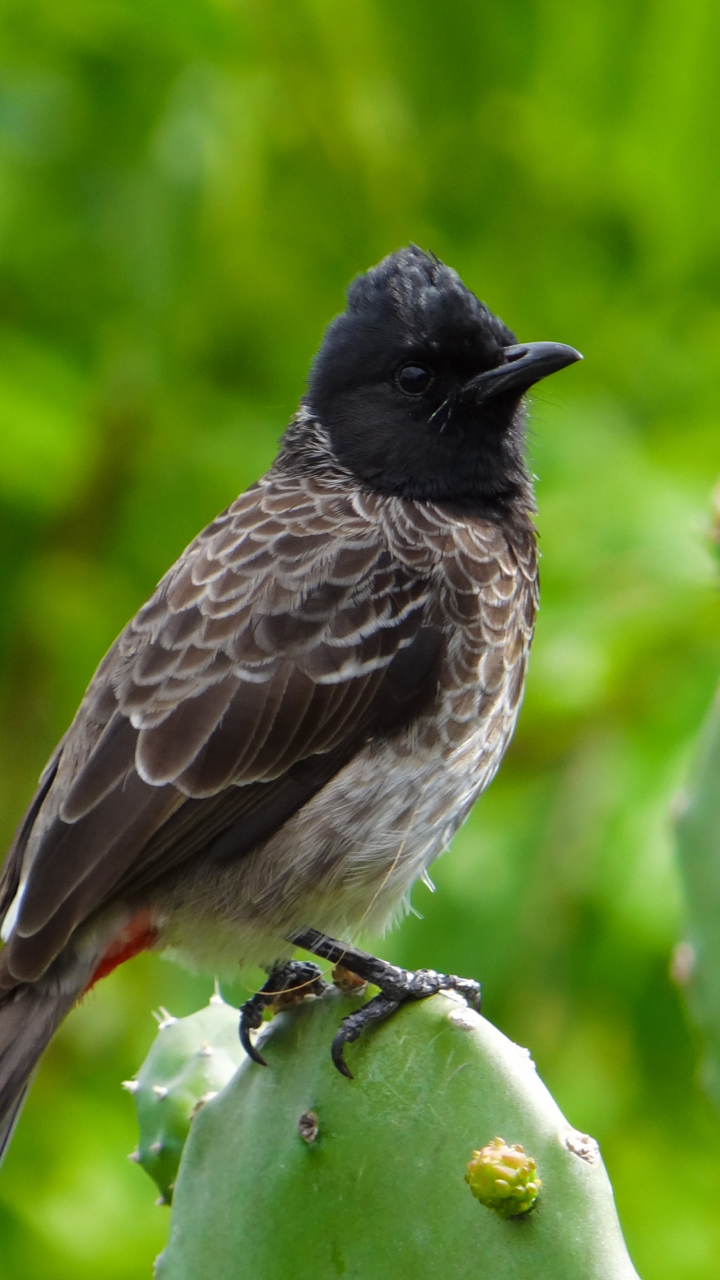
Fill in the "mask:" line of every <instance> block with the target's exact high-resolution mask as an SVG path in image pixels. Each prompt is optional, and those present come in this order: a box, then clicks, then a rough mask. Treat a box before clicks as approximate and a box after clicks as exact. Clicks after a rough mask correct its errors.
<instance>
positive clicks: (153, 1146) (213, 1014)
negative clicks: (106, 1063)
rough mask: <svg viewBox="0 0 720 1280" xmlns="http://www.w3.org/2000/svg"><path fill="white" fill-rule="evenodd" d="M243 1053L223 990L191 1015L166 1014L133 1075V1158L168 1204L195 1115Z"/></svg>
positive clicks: (234, 1011)
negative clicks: (135, 1131) (137, 1134)
mask: <svg viewBox="0 0 720 1280" xmlns="http://www.w3.org/2000/svg"><path fill="white" fill-rule="evenodd" d="M244 1057H245V1053H244V1051H243V1049H242V1047H241V1045H240V1041H239V1039H238V1011H237V1009H233V1008H232V1006H231V1005H228V1004H225V1001H224V1000H223V999H222V997H221V996H219V995H217V994H216V995H214V996H212V997H211V999H210V1003H209V1005H208V1006H207V1007H206V1008H205V1009H200V1010H199V1011H198V1012H197V1013H193V1014H191V1015H190V1017H189V1018H173V1017H171V1015H170V1014H164V1016H163V1019H162V1021H161V1023H160V1025H159V1030H158V1037H157V1040H156V1041H155V1043H154V1045H153V1047H152V1049H151V1050H150V1053H149V1054H148V1056H147V1058H146V1059H145V1062H144V1063H143V1065H142V1067H141V1069H140V1071H139V1072H138V1075H137V1078H136V1079H135V1080H126V1081H124V1083H123V1088H125V1089H127V1090H128V1092H129V1093H131V1094H132V1095H133V1098H134V1100H135V1108H136V1111H137V1117H138V1126H139V1129H140V1139H139V1142H138V1148H137V1151H133V1152H132V1154H131V1156H130V1159H131V1160H134V1161H135V1162H136V1163H137V1164H140V1165H142V1167H143V1169H144V1170H145V1172H146V1173H147V1174H149V1176H150V1177H151V1178H152V1179H153V1181H154V1182H155V1183H156V1184H157V1187H158V1189H159V1191H160V1197H159V1200H158V1203H159V1204H170V1202H171V1200H172V1194H173V1187H174V1184H175V1178H176V1175H177V1169H178V1165H179V1163H180V1156H181V1155H182V1150H183V1147H184V1145H185V1139H186V1138H187V1135H188V1132H189V1129H190V1124H191V1121H192V1120H193V1118H194V1116H195V1115H196V1114H197V1112H198V1111H199V1109H200V1108H201V1107H202V1106H203V1105H204V1103H205V1102H206V1101H208V1100H209V1098H211V1097H214V1096H215V1095H216V1094H217V1093H218V1091H219V1090H220V1089H222V1088H223V1087H224V1085H226V1084H227V1082H228V1080H229V1079H230V1077H231V1076H232V1075H233V1074H234V1072H235V1071H236V1069H237V1067H238V1065H239V1063H240V1062H242V1060H243V1058H244Z"/></svg>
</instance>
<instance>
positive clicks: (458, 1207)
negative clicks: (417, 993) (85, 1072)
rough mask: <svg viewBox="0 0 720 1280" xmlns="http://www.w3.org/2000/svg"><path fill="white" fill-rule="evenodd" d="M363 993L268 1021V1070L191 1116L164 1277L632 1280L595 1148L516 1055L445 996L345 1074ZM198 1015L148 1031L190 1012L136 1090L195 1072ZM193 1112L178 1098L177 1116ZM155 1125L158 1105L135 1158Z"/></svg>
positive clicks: (394, 1025)
mask: <svg viewBox="0 0 720 1280" xmlns="http://www.w3.org/2000/svg"><path fill="white" fill-rule="evenodd" d="M359 1004H360V1001H359V1000H358V999H357V998H347V997H343V996H342V995H341V994H340V993H339V992H338V991H336V990H335V991H330V992H328V993H327V994H326V995H323V996H322V997H320V998H317V999H315V1000H312V1001H306V1002H304V1003H303V1004H301V1005H298V1006H297V1007H295V1008H293V1009H290V1010H287V1011H284V1012H282V1013H279V1014H277V1015H276V1016H275V1017H274V1018H273V1020H272V1022H270V1023H266V1024H265V1026H264V1027H263V1028H262V1030H261V1031H260V1033H259V1037H258V1043H259V1045H260V1046H261V1048H262V1054H263V1057H265V1059H266V1060H267V1063H268V1066H267V1067H260V1066H257V1065H256V1064H255V1063H254V1062H252V1061H250V1060H249V1059H247V1058H246V1059H244V1060H243V1061H242V1062H241V1064H240V1067H239V1069H238V1070H237V1071H236V1072H235V1074H234V1075H233V1077H232V1079H231V1080H230V1081H229V1083H228V1084H227V1085H226V1086H225V1087H224V1088H223V1089H221V1091H220V1092H219V1093H218V1095H217V1096H216V1097H214V1098H212V1099H211V1100H210V1101H208V1102H207V1103H206V1105H204V1106H203V1107H202V1109H201V1110H200V1111H198V1112H197V1114H196V1116H195V1119H194V1120H193V1121H192V1125H190V1126H189V1127H190V1135H189V1138H188V1141H187V1145H186V1147H185V1151H184V1154H183V1158H182V1163H181V1166H180V1171H179V1175H178V1178H177V1187H176V1189H175V1195H174V1204H173V1211H172V1219H171V1228H170V1239H169V1243H168V1246H167V1248H166V1250H165V1251H164V1253H163V1254H162V1255H161V1256H160V1258H159V1259H158V1261H157V1265H156V1274H157V1278H158V1280H207V1277H208V1276H212V1277H213V1280H242V1278H243V1277H248V1278H249V1277H252V1278H253V1280H287V1277H290V1276H291V1277H292V1278H293V1280H337V1277H340V1276H347V1278H348V1280H350V1277H353V1280H431V1278H432V1280H437V1277H438V1276H441V1275H442V1276H447V1277H448V1280H471V1278H472V1280H482V1278H483V1277H486V1278H487V1280H490V1278H492V1280H510V1278H511V1277H512V1278H513V1280H523V1277H525V1276H527V1277H528V1280H530V1278H531V1277H532V1280H550V1277H552V1280H580V1278H581V1277H582V1280H633V1278H634V1280H637V1276H636V1272H635V1271H634V1269H633V1267H632V1264H631V1262H630V1260H629V1258H628V1255H627V1252H626V1250H625V1246H624V1243H623V1239H622V1235H621V1233H620V1227H619V1224H618V1221H617V1217H616V1214H615V1208H614V1204H613V1198H612V1191H611V1188H610V1184H609V1182H608V1179H607V1175H606V1173H605V1170H604V1168H603V1165H602V1162H601V1160H600V1156H599V1152H598V1149H597V1144H596V1143H594V1142H593V1140H592V1139H591V1138H588V1137H587V1136H586V1135H584V1134H581V1133H578V1132H576V1131H575V1130H574V1129H571V1128H570V1127H569V1125H568V1124H567V1121H566V1120H565V1119H564V1117H563V1116H562V1114H561V1112H560V1111H559V1110H558V1108H557V1106H556V1105H555V1103H554V1102H553V1100H552V1098H551V1097H550V1095H549V1093H548V1092H547V1090H546V1089H545V1087H544V1085H543V1084H542V1083H541V1081H540V1080H539V1079H538V1076H537V1074H536V1072H535V1068H534V1066H533V1064H532V1062H531V1060H530V1058H529V1055H528V1054H527V1052H526V1051H525V1050H522V1049H519V1048H518V1047H517V1046H516V1045H514V1044H512V1042H511V1041H509V1040H507V1039H506V1038H505V1037H504V1036H503V1035H501V1033H500V1032H499V1031H497V1030H496V1028H495V1027H493V1026H492V1025H491V1024H490V1023H489V1022H486V1021H485V1019H483V1018H481V1017H480V1015H479V1014H477V1013H475V1012H474V1011H473V1010H471V1009H469V1008H468V1007H467V1006H466V1005H465V1004H464V1002H463V1001H462V1000H461V999H459V998H458V997H457V996H454V997H451V996H448V995H445V994H440V995H436V996H433V997H432V998H431V999H429V1000H426V1001H423V1002H421V1003H417V1004H413V1005H408V1006H406V1007H405V1008H403V1009H401V1010H400V1011H399V1012H398V1013H397V1014H396V1015H395V1016H394V1018H393V1019H392V1020H390V1021H389V1022H387V1023H385V1024H384V1025H381V1026H379V1027H378V1028H377V1029H376V1030H374V1031H373V1032H372V1033H371V1034H369V1035H366V1036H365V1037H363V1038H362V1039H361V1040H360V1041H358V1042H357V1043H356V1044H355V1045H353V1046H352V1047H351V1049H349V1050H348V1057H349V1060H350V1065H351V1068H352V1071H353V1075H354V1076H355V1079H354V1080H353V1081H348V1080H346V1079H344V1078H343V1077H342V1076H341V1075H339V1073H338V1072H337V1071H336V1070H335V1068H334V1067H333V1066H332V1063H331V1062H330V1058H329V1054H328V1045H329V1043H330V1040H331V1039H332V1034H333V1032H334V1031H335V1030H336V1029H337V1026H338V1023H339V1021H340V1019H341V1017H342V1016H343V1015H344V1014H346V1013H347V1012H349V1010H351V1009H353V1008H357V1007H359ZM210 1012H212V1011H209V1010H204V1011H203V1012H202V1014H196V1015H194V1019H195V1020H198V1019H201V1018H203V1017H205V1018H207V1017H208V1014H209V1013H210ZM221 1012H222V1016H223V1018H226V1016H227V1014H228V1011H227V1006H225V1007H224V1008H223V1009H222V1011H221ZM236 1018H237V1015H234V1017H232V1018H228V1022H232V1028H231V1029H232V1034H233V1035H235V1036H236V1035H237V1029H236V1028H237V1022H236ZM194 1019H193V1018H190V1019H183V1020H180V1021H178V1022H175V1023H173V1024H172V1026H169V1027H168V1026H166V1027H165V1029H164V1030H161V1031H160V1034H159V1037H158V1042H159V1044H163V1043H164V1044H169V1043H170V1042H169V1040H165V1041H164V1040H163V1038H164V1037H167V1036H168V1034H169V1032H170V1031H173V1030H175V1036H176V1038H177V1045H178V1048H179V1044H180V1036H181V1029H182V1028H183V1026H184V1025H185V1023H187V1024H192V1028H191V1030H192V1034H191V1035H189V1036H188V1038H187V1046H188V1047H187V1062H188V1067H187V1068H185V1069H184V1068H183V1067H182V1065H181V1063H180V1061H179V1057H174V1058H173V1059H172V1061H170V1062H169V1064H168V1065H169V1068H170V1069H169V1071H168V1072H165V1071H164V1069H163V1070H162V1071H161V1070H160V1065H159V1063H160V1060H159V1059H158V1057H157V1053H158V1049H157V1047H156V1049H154V1050H153V1051H152V1052H151V1054H150V1058H149V1059H148V1063H146V1065H145V1067H143V1068H142V1070H141V1072H140V1073H139V1076H138V1085H139V1087H138V1089H137V1091H136V1093H135V1098H136V1101H140V1103H142V1098H143V1096H144V1097H145V1098H146V1099H147V1101H148V1103H150V1102H151V1099H150V1097H149V1093H148V1092H147V1091H148V1090H149V1091H150V1092H154V1091H153V1085H154V1084H156V1083H157V1082H158V1079H157V1078H158V1075H161V1076H162V1080H160V1081H159V1082H160V1085H161V1088H162V1087H165V1086H166V1084H168V1082H169V1080H170V1078H172V1080H173V1081H176V1080H178V1081H179V1080H186V1079H187V1078H189V1077H186V1075H185V1071H186V1070H188V1071H189V1072H190V1074H191V1075H192V1073H193V1071H195V1070H196V1069H197V1067H196V1065H195V1066H193V1064H197V1060H198V1059H197V1055H198V1045H199V1038H200V1037H202V1038H206V1039H208V1041H210V1034H209V1033H208V1032H207V1031H205V1030H204V1028H203V1027H202V1026H199V1025H198V1024H197V1022H196V1021H194ZM213 1034H214V1033H213ZM220 1036H221V1038H222V1043H223V1046H224V1045H225V1043H226V1042H225V1039H224V1032H221V1033H220ZM213 1043H215V1041H213ZM174 1052H175V1051H174ZM151 1064H152V1065H151ZM206 1085H207V1082H206V1080H202V1081H200V1080H196V1082H195V1084H194V1088H195V1091H196V1093H198V1091H199V1090H201V1089H202V1090H203V1091H205V1092H207V1091H208V1090H207V1087H206ZM156 1096H157V1095H156ZM169 1096H170V1094H169V1093H168V1094H167V1095H165V1097H164V1098H163V1099H161V1101H166V1100H167V1097H169ZM198 1096H202V1095H200V1094H199V1093H198ZM152 1105H153V1106H154V1105H155V1104H152ZM138 1110H139V1112H140V1114H141V1116H142V1115H143V1114H144V1113H143V1111H142V1107H141V1106H139V1107H138ZM191 1110H192V1107H191V1106H190V1099H189V1098H188V1097H187V1096H185V1101H184V1103H183V1115H184V1117H185V1120H184V1124H185V1128H186V1129H187V1127H188V1125H189V1121H188V1119H187V1117H188V1115H189V1112H190V1111H191ZM148 1114H152V1116H153V1117H155V1116H156V1115H159V1111H158V1110H157V1108H156V1110H155V1111H152V1112H151V1113H148ZM173 1132H176V1130H173ZM177 1132H178V1133H179V1126H178V1128H177ZM165 1133H167V1135H168V1136H169V1132H168V1131H165ZM498 1134H502V1135H503V1138H499V1137H497V1136H496V1135H498ZM156 1135H157V1136H156ZM160 1135H161V1128H160V1125H159V1122H158V1121H157V1119H155V1118H153V1120H152V1124H150V1126H149V1127H148V1128H147V1129H146V1136H145V1137H144V1138H143V1139H142V1140H141V1144H140V1151H141V1158H142V1151H143V1150H144V1148H145V1146H146V1144H147V1143H148V1142H149V1141H150V1139H153V1140H154V1141H155V1142H157V1141H162V1140H163V1138H162V1137H161V1136H160ZM148 1149H149V1148H148ZM468 1161H469V1163H468ZM171 1180H172V1179H171V1178H168V1186H169V1181H171ZM468 1183H469V1186H468ZM478 1201H479V1203H478Z"/></svg>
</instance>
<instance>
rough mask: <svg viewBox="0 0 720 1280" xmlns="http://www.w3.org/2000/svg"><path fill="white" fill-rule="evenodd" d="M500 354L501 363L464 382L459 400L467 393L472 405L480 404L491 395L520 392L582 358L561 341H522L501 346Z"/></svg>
mask: <svg viewBox="0 0 720 1280" xmlns="http://www.w3.org/2000/svg"><path fill="white" fill-rule="evenodd" d="M504 355H505V363H504V364H500V365H498V366H497V368H496V369H488V370H486V372H485V373H479V374H478V376H477V377H476V378H472V379H471V380H470V382H466V383H465V386H464V387H463V389H462V393H461V394H462V396H463V399H464V398H465V396H467V397H468V398H472V399H473V400H474V402H475V404H483V402H484V401H485V400H489V399H490V398H491V397H492V396H499V395H502V394H503V393H505V392H508V391H514V392H515V394H516V395H522V394H523V392H524V391H527V390H528V388H529V387H531V386H532V385H533V383H535V382H539V381H540V379H541V378H547V376H548V374H550V373H557V372H558V370H559V369H564V368H565V366H566V365H569V364H574V363H575V361H576V360H582V356H581V355H580V352H579V351H576V350H575V348H574V347H566V346H565V343H564V342H523V343H521V344H520V345H519V346H517V347H505V350H504Z"/></svg>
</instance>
